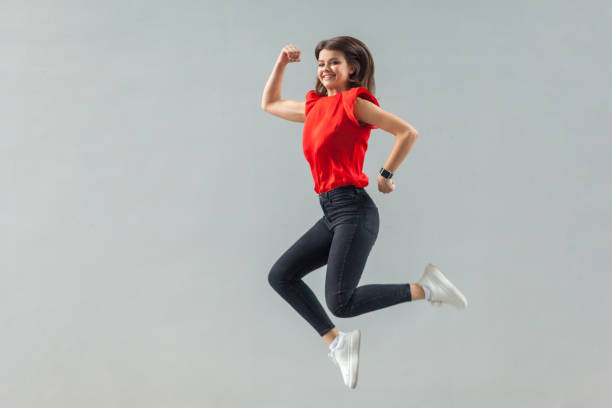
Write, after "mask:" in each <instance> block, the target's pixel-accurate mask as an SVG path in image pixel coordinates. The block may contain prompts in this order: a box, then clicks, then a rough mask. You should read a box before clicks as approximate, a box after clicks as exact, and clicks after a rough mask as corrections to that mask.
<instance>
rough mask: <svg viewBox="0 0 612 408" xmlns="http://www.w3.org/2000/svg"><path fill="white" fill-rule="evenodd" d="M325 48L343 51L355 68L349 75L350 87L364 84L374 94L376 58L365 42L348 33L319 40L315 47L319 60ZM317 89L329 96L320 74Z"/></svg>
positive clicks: (349, 63)
mask: <svg viewBox="0 0 612 408" xmlns="http://www.w3.org/2000/svg"><path fill="white" fill-rule="evenodd" d="M323 49H326V50H334V51H340V52H342V53H343V54H344V58H345V59H346V62H347V63H348V65H349V66H351V67H353V68H354V69H355V72H353V75H351V76H349V88H355V87H358V86H363V87H364V88H366V89H367V90H368V91H370V93H371V94H372V95H374V93H375V91H376V84H375V83H374V59H373V58H372V54H371V53H370V50H369V49H368V47H367V46H366V45H365V44H364V43H363V42H361V41H359V40H358V39H356V38H354V37H350V36H348V35H342V36H339V37H334V38H330V39H329V40H322V41H319V43H318V44H317V46H316V47H315V58H316V60H317V61H318V60H319V53H320V52H321V50H323ZM315 90H316V91H317V93H318V94H319V95H320V96H327V89H326V88H325V86H323V84H322V83H321V81H320V80H319V76H318V75H317V82H316V84H315Z"/></svg>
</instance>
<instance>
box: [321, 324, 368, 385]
mask: <svg viewBox="0 0 612 408" xmlns="http://www.w3.org/2000/svg"><path fill="white" fill-rule="evenodd" d="M360 344H361V331H359V329H357V330H353V331H352V332H349V333H343V332H341V331H339V332H338V343H337V344H336V347H335V348H334V349H333V350H330V351H329V354H328V357H329V359H330V360H331V361H332V362H333V363H334V364H335V365H336V366H338V367H340V371H342V379H343V380H344V384H345V385H346V386H347V387H349V388H355V387H356V386H357V376H358V374H359V346H360Z"/></svg>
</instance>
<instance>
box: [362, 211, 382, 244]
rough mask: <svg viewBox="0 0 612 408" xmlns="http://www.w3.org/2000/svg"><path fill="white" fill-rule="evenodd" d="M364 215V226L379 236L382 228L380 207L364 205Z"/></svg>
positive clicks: (375, 235)
mask: <svg viewBox="0 0 612 408" xmlns="http://www.w3.org/2000/svg"><path fill="white" fill-rule="evenodd" d="M363 211H364V212H363V216H362V218H361V224H362V226H363V228H364V229H365V230H366V231H368V232H369V233H370V234H372V235H373V236H374V237H377V236H378V230H379V228H380V216H379V215H378V208H376V207H364V208H363Z"/></svg>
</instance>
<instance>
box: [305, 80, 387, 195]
mask: <svg viewBox="0 0 612 408" xmlns="http://www.w3.org/2000/svg"><path fill="white" fill-rule="evenodd" d="M357 96H359V97H361V98H364V99H368V100H370V101H372V102H373V103H375V104H376V105H377V106H380V105H379V104H378V101H377V100H376V98H375V97H374V95H372V94H371V93H370V91H368V90H367V88H364V87H362V86H359V87H356V88H351V89H349V90H347V91H343V92H340V93H338V94H336V95H332V96H319V95H318V94H317V92H316V91H314V90H311V91H308V93H307V94H306V112H305V113H306V120H305V121H304V131H303V136H302V148H303V149H304V156H305V157H306V160H307V161H308V163H309V164H310V171H311V172H312V177H313V179H314V190H315V192H316V193H317V194H321V193H324V192H326V191H329V190H331V189H334V188H336V187H340V186H344V185H348V184H352V185H354V186H356V187H365V186H367V185H368V182H369V180H368V176H367V175H366V174H365V173H364V172H363V160H364V158H365V152H366V150H367V149H368V139H369V138H370V130H371V129H378V127H376V126H374V125H370V124H365V125H363V126H361V125H360V124H359V122H358V121H357V118H356V117H355V112H354V110H353V106H354V103H355V98H357Z"/></svg>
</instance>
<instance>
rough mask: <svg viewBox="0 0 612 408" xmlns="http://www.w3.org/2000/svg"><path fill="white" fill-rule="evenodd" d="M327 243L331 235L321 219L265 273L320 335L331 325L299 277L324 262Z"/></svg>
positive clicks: (330, 239) (326, 255) (326, 256)
mask: <svg viewBox="0 0 612 408" xmlns="http://www.w3.org/2000/svg"><path fill="white" fill-rule="evenodd" d="M331 243H332V233H331V231H329V229H328V228H327V226H326V225H325V221H324V218H323V217H322V218H320V219H319V220H318V221H317V222H316V223H315V224H314V225H313V226H312V227H311V228H310V229H309V230H308V231H306V232H305V233H304V234H303V235H302V236H301V237H300V238H299V239H298V240H297V241H296V242H295V243H294V244H293V245H292V246H291V247H290V248H289V249H287V250H286V251H285V253H283V254H282V255H281V256H280V258H279V259H278V260H277V261H276V262H275V263H274V265H273V266H272V268H271V270H270V272H269V274H268V282H270V285H271V286H272V287H273V288H274V290H276V292H278V294H280V295H281V297H282V298H283V299H285V300H286V301H287V302H288V303H289V304H290V305H291V306H292V307H293V309H295V310H296V311H297V312H298V313H299V314H300V315H301V316H302V317H303V318H304V319H305V320H306V321H307V322H308V323H310V325H311V326H312V327H313V328H314V329H315V330H316V331H317V333H319V335H320V336H324V335H326V334H328V333H329V332H330V331H331V330H332V329H334V324H333V323H332V322H331V320H330V319H329V317H328V316H327V313H326V312H325V310H324V309H323V306H321V304H320V303H319V301H318V299H317V298H316V297H315V295H314V293H312V290H311V289H310V288H309V287H308V286H307V285H306V284H305V283H304V281H302V278H303V277H304V276H305V275H306V274H308V273H309V272H312V271H314V270H316V269H318V268H320V267H321V266H323V265H325V264H326V263H327V258H328V256H329V249H330V246H331ZM332 340H333V338H332Z"/></svg>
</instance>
